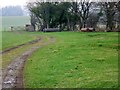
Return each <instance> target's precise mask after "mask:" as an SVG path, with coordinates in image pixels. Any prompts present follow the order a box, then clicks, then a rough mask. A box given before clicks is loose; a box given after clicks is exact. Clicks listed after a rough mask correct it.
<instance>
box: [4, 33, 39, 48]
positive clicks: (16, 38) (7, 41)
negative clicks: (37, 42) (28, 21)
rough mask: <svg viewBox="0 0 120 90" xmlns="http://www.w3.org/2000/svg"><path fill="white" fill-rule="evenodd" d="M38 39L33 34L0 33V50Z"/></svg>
mask: <svg viewBox="0 0 120 90" xmlns="http://www.w3.org/2000/svg"><path fill="white" fill-rule="evenodd" d="M37 37H39V35H36V34H34V33H32V32H31V33H27V32H24V31H21V32H17V31H16V32H9V31H7V32H4V31H3V32H2V50H5V49H8V48H11V47H14V46H17V45H20V44H24V43H27V42H29V41H32V40H34V39H36V38H37Z"/></svg>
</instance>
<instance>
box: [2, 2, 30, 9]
mask: <svg viewBox="0 0 120 90" xmlns="http://www.w3.org/2000/svg"><path fill="white" fill-rule="evenodd" d="M28 1H29V0H0V7H5V6H10V5H12V6H16V5H21V6H24V5H26V2H28Z"/></svg>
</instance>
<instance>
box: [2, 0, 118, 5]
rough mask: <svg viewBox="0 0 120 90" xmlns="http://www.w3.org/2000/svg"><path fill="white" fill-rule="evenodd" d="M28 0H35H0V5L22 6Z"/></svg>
mask: <svg viewBox="0 0 120 90" xmlns="http://www.w3.org/2000/svg"><path fill="white" fill-rule="evenodd" d="M28 1H35V0H0V7H5V6H10V5H12V6H16V5H21V6H24V5H26V2H28ZM40 1H57V0H40ZM60 1H71V0H60ZM77 1H81V0H77ZM88 1H89V0H88ZM91 1H119V0H91Z"/></svg>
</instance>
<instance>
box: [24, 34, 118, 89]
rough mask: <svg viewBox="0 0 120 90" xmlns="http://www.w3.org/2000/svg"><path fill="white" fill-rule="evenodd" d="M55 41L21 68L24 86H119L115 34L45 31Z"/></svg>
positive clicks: (116, 37) (36, 53) (116, 36)
mask: <svg viewBox="0 0 120 90" xmlns="http://www.w3.org/2000/svg"><path fill="white" fill-rule="evenodd" d="M47 35H48V36H49V35H51V36H54V37H56V38H57V40H56V43H55V44H52V45H49V46H46V47H44V48H40V49H39V50H38V51H37V52H35V53H34V54H33V55H32V56H31V57H30V58H29V60H28V62H27V64H26V67H25V70H24V80H25V87H27V88H46V87H47V88H61V87H62V88H103V87H104V88H115V87H118V47H117V46H118V33H79V32H61V33H48V34H47Z"/></svg>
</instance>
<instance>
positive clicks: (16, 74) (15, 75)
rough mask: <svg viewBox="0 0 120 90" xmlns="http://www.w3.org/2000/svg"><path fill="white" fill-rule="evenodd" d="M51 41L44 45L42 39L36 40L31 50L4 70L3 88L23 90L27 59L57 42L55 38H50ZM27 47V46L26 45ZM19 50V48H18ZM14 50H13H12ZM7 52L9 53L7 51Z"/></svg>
mask: <svg viewBox="0 0 120 90" xmlns="http://www.w3.org/2000/svg"><path fill="white" fill-rule="evenodd" d="M48 38H49V41H48V42H44V43H43V44H42V45H41V44H40V43H41V39H40V38H39V39H37V40H34V41H32V42H30V43H29V44H32V46H31V48H29V49H28V50H27V51H25V52H24V53H22V54H21V55H20V56H18V57H16V58H15V59H14V60H13V61H12V62H11V63H10V64H9V65H8V66H7V67H6V68H5V69H4V70H3V77H2V78H3V82H2V88H23V87H24V86H23V69H24V65H25V62H26V60H27V58H28V57H29V56H30V55H31V54H32V53H34V52H35V51H36V50H37V49H38V48H41V47H43V46H46V45H48V44H50V43H53V42H55V39H54V38H53V37H48ZM24 45H26V44H24ZM18 48H19V47H18ZM11 50H12V49H11ZM6 52H7V51H6Z"/></svg>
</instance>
